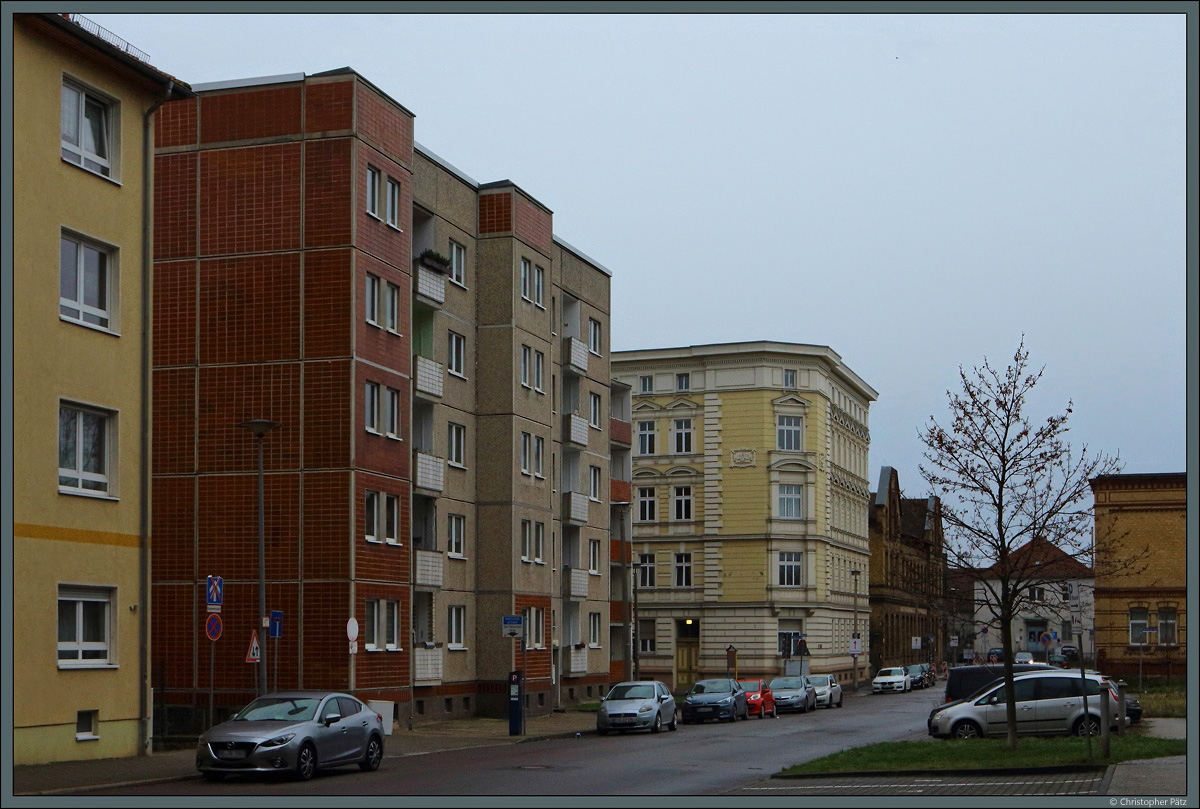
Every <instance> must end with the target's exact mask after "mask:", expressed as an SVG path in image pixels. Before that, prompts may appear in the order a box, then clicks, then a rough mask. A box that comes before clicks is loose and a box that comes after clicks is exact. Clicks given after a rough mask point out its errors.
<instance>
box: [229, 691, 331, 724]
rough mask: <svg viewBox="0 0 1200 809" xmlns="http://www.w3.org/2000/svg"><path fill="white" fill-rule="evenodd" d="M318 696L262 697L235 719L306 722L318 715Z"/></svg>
mask: <svg viewBox="0 0 1200 809" xmlns="http://www.w3.org/2000/svg"><path fill="white" fill-rule="evenodd" d="M320 703H321V700H320V699H318V698H317V697H260V698H258V699H256V700H254V702H251V703H250V704H249V705H247V706H246V707H245V708H243V709H242V710H241V711H240V712H239V713H238V715H237V716H235V717H234V719H236V720H238V721H240V722H263V721H267V722H271V721H275V722H304V721H307V720H309V719H312V718H313V717H314V716H316V715H317V706H318V705H319V704H320Z"/></svg>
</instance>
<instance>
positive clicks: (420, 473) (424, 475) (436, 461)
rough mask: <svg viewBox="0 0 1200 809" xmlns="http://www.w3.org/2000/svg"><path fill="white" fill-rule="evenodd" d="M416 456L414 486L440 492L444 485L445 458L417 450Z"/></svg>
mask: <svg viewBox="0 0 1200 809" xmlns="http://www.w3.org/2000/svg"><path fill="white" fill-rule="evenodd" d="M416 456H417V463H416V469H417V480H416V483H415V485H416V487H417V488H418V489H427V490H428V491H431V492H440V491H441V490H442V488H443V486H444V485H445V479H446V459H445V458H439V457H437V456H436V455H427V454H425V453H424V452H417V453H416Z"/></svg>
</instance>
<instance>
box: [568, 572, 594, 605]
mask: <svg viewBox="0 0 1200 809" xmlns="http://www.w3.org/2000/svg"><path fill="white" fill-rule="evenodd" d="M590 580H591V574H590V573H588V572H587V571H586V570H584V569H583V568H579V567H564V568H563V577H562V590H563V598H569V599H571V600H572V601H582V600H584V599H585V598H587V597H588V585H589V583H590Z"/></svg>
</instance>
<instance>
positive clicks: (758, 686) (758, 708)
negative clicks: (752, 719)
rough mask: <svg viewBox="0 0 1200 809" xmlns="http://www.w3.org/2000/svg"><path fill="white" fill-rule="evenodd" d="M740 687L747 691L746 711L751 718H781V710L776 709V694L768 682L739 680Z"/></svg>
mask: <svg viewBox="0 0 1200 809" xmlns="http://www.w3.org/2000/svg"><path fill="white" fill-rule="evenodd" d="M738 685H740V686H741V687H742V688H744V689H746V710H747V713H748V714H749V715H750V716H757V717H758V718H759V719H762V718H763V717H765V716H769V717H771V718H772V719H776V718H778V717H779V709H778V708H776V707H775V694H774V692H772V691H771V686H770V685H768V684H767V681H766V680H738Z"/></svg>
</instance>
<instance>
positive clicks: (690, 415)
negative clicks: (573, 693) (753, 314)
mask: <svg viewBox="0 0 1200 809" xmlns="http://www.w3.org/2000/svg"><path fill="white" fill-rule="evenodd" d="M612 371H613V376H614V377H615V378H616V379H617V380H619V381H620V382H623V383H626V384H628V385H630V386H631V387H632V390H633V407H632V414H631V421H632V423H633V425H632V426H633V429H632V432H633V435H632V445H633V481H632V484H633V485H632V512H633V514H632V516H633V537H632V544H633V549H632V560H633V566H634V569H635V576H634V579H635V582H634V583H635V585H636V591H635V599H634V602H635V605H636V612H637V615H636V617H635V619H634V620H635V621H636V626H635V634H636V645H635V654H636V659H635V663H636V666H635V668H636V670H637V671H638V674H639V676H641V677H643V678H656V679H661V680H663V681H665V682H667V683H669V684H672V685H673V687H674V688H676V689H680V688H683V687H685V686H686V685H687V684H689V683H691V682H694V681H695V680H697V679H701V678H703V677H707V676H718V675H724V674H725V672H726V671H727V670H729V673H730V674H734V671H733V670H731V669H732V668H734V667H735V668H736V673H737V676H740V677H753V676H758V675H761V676H764V677H770V676H773V675H775V674H779V673H782V672H783V671H784V668H785V661H786V658H787V656H788V655H790V654H793V653H796V654H801V653H802V649H803V647H804V646H807V651H808V655H807V662H808V668H809V671H811V672H813V673H818V672H834V673H838V674H840V675H841V676H842V677H843V678H845V679H847V680H849V679H851V678H852V672H853V663H852V658H851V655H850V647H851V638H852V637H853V636H854V633H855V621H856V620H857V632H858V635H859V636H860V637H861V638H862V649H861V654H860V655H859V656H858V658H857V663H858V676H859V679H860V681H861V680H862V679H863V678H864V677H865V674H866V668H867V655H868V654H869V648H868V644H867V641H866V638H867V634H868V633H867V624H868V618H869V615H870V608H869V606H868V603H867V588H868V582H869V580H870V570H869V565H870V547H869V543H868V526H867V515H868V506H869V500H870V484H869V482H868V479H867V470H868V460H867V453H868V449H869V447H870V432H869V422H868V412H869V409H870V404H871V402H873V401H875V399H876V398H877V397H878V394H877V392H876V391H875V389H874V388H872V387H871V386H870V385H868V384H867V383H866V382H865V381H863V380H862V379H861V378H860V377H859V376H858V375H857V374H855V373H854V372H853V371H852V370H850V368H848V367H847V366H846V365H845V364H844V363H843V362H842V358H841V357H840V356H839V355H838V354H837V353H836V352H835V351H833V350H832V349H831V348H829V347H828V346H819V345H803V344H796V343H780V342H771V341H759V342H744V343H722V344H714V345H703V346H691V347H684V348H661V349H645V350H635V351H619V352H617V351H614V352H613V354H612ZM802 640H803V643H801V641H802ZM730 647H734V649H736V656H734V655H731V654H730V652H729V649H730ZM735 657H736V660H735V662H733V666H732V667H731V666H730V662H731V661H734V659H735Z"/></svg>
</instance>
